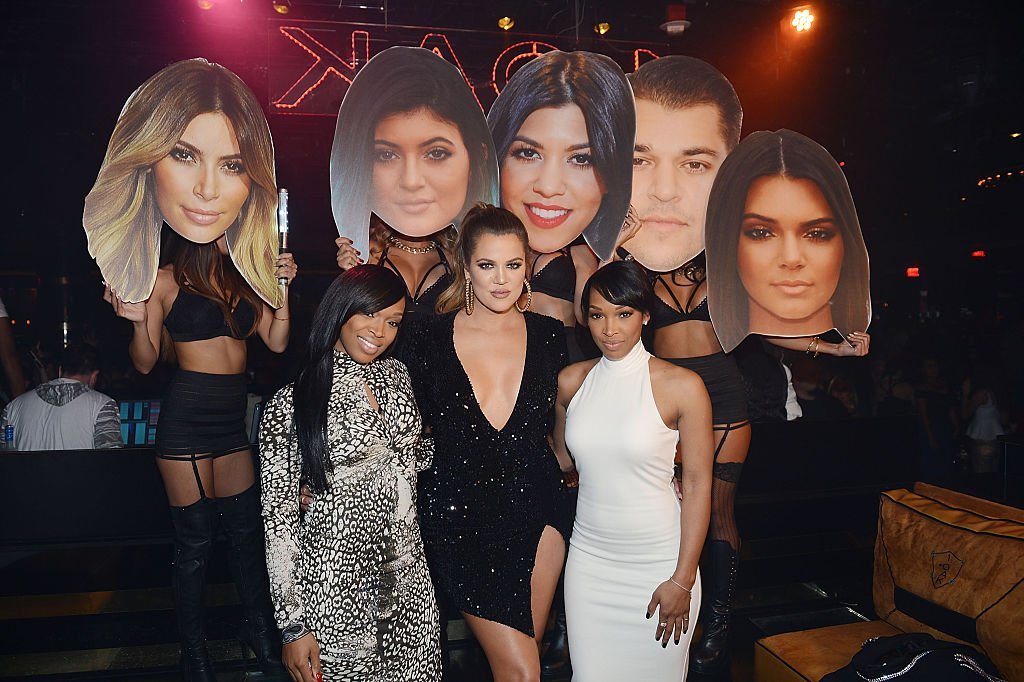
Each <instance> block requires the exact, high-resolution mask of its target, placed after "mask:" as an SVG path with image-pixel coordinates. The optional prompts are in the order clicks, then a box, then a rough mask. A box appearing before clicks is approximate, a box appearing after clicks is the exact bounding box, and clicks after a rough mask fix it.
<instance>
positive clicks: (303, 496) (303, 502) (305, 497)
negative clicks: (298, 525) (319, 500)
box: [299, 483, 313, 514]
mask: <svg viewBox="0 0 1024 682" xmlns="http://www.w3.org/2000/svg"><path fill="white" fill-rule="evenodd" d="M312 504H313V491H312V490H310V489H309V485H307V484H306V483H303V484H302V487H301V488H299V508H300V509H301V510H302V513H303V514H305V513H306V512H308V511H309V508H310V506H311V505H312Z"/></svg>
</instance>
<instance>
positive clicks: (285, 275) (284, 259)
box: [274, 253, 299, 284]
mask: <svg viewBox="0 0 1024 682" xmlns="http://www.w3.org/2000/svg"><path fill="white" fill-rule="evenodd" d="M274 272H275V273H276V276H277V277H278V279H286V280H288V284H291V283H292V280H293V279H295V275H297V274H299V266H298V265H296V264H295V256H293V255H292V254H290V253H282V254H281V255H279V256H278V257H277V261H276V263H275V264H274Z"/></svg>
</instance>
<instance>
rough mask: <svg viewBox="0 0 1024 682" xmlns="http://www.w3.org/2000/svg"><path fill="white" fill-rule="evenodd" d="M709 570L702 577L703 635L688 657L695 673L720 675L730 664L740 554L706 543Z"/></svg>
mask: <svg viewBox="0 0 1024 682" xmlns="http://www.w3.org/2000/svg"><path fill="white" fill-rule="evenodd" d="M708 558H709V559H710V561H709V562H708V563H709V564H710V567H709V568H710V570H709V571H708V572H707V573H702V574H701V577H702V587H703V590H704V598H705V602H704V603H705V604H707V606H708V608H707V609H706V611H705V612H704V631H703V634H702V635H701V638H700V642H698V643H697V646H696V647H695V648H694V650H693V653H692V654H691V655H690V667H691V668H692V670H693V671H694V672H697V673H702V674H713V673H716V672H720V671H721V670H722V669H723V668H724V667H725V666H726V665H727V664H728V661H729V654H728V649H729V618H730V616H731V615H732V603H733V597H734V596H735V592H736V571H737V569H738V568H739V553H738V552H737V551H736V550H735V549H733V548H732V545H730V544H729V543H728V542H727V541H725V540H711V541H709V542H708Z"/></svg>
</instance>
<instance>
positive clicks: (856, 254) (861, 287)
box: [704, 130, 871, 353]
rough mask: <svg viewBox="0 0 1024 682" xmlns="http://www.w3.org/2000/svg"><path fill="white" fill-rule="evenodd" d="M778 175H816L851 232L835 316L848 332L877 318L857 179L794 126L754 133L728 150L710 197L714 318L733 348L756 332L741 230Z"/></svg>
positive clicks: (839, 222) (707, 233)
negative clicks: (765, 181) (752, 200)
mask: <svg viewBox="0 0 1024 682" xmlns="http://www.w3.org/2000/svg"><path fill="white" fill-rule="evenodd" d="M770 176H778V177H784V178H797V179H801V180H810V181H811V182H813V183H814V184H815V186H816V187H817V188H818V190H819V191H820V192H821V194H822V196H824V197H825V200H826V201H827V202H828V205H829V208H831V209H832V214H833V216H834V217H835V221H836V226H837V227H838V228H839V230H840V232H841V233H842V236H843V247H844V249H843V264H842V269H841V270H840V272H839V283H838V285H837V286H836V290H835V293H834V294H833V295H832V321H833V324H834V325H835V328H836V329H838V330H839V331H840V332H841V333H842V334H843V336H846V335H847V334H849V333H850V332H853V331H864V330H866V329H867V328H868V323H869V322H870V321H871V291H870V288H869V267H868V250H867V247H866V246H865V245H864V237H863V235H862V234H861V230H860V221H859V220H858V219H857V208H856V206H854V203H853V196H852V195H851V193H850V186H849V184H848V183H847V182H846V176H845V175H844V174H843V170H842V168H840V167H839V164H838V163H836V160H835V159H834V158H832V155H831V154H829V153H828V151H827V150H826V149H825V148H824V147H822V146H821V145H820V144H818V143H817V142H815V141H814V140H812V139H810V138H809V137H806V136H804V135H801V134H800V133H796V132H793V131H792V130H776V131H774V132H769V131H766V130H762V131H759V132H756V133H751V134H750V135H748V136H747V137H745V138H744V139H743V141H742V142H740V143H739V145H737V146H736V149H734V150H733V151H732V153H730V154H729V156H727V157H726V159H725V161H724V162H723V163H722V167H721V168H720V169H719V170H718V175H717V176H715V183H714V185H712V187H711V194H710V196H709V197H708V213H707V221H706V223H705V229H704V243H705V246H706V253H707V268H708V307H709V309H710V312H711V322H712V324H713V325H714V327H715V333H716V334H717V335H718V340H719V341H720V342H721V343H722V348H723V349H724V350H725V352H727V353H728V352H730V351H731V350H732V349H734V348H735V347H736V346H738V345H739V343H740V341H742V340H743V338H744V337H746V336H747V334H748V333H749V332H750V325H749V318H748V313H747V305H746V301H747V296H748V294H747V292H746V289H745V288H744V286H743V282H742V281H741V280H740V274H739V268H738V267H737V265H736V263H737V252H738V250H739V245H738V241H739V233H740V227H741V225H742V222H743V211H744V207H745V206H746V202H747V194H748V193H749V191H750V186H751V185H752V184H754V181H755V180H757V179H758V178H762V177H770Z"/></svg>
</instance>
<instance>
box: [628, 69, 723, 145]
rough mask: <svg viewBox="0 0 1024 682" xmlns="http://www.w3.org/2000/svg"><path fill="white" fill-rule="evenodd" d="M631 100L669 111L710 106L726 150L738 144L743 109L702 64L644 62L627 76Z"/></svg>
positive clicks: (715, 74) (719, 75)
mask: <svg viewBox="0 0 1024 682" xmlns="http://www.w3.org/2000/svg"><path fill="white" fill-rule="evenodd" d="M626 78H628V79H629V84H630V85H632V86H633V97H635V98H636V99H646V100H650V101H651V102H654V103H656V104H660V105H661V106H663V107H666V108H668V109H684V108H688V107H696V106H700V105H702V104H710V105H711V106H714V107H716V108H717V109H718V113H719V125H720V126H721V132H722V139H724V140H725V143H726V145H728V147H729V149H732V148H733V147H735V146H736V145H737V144H738V143H739V141H740V129H741V128H742V126H743V107H742V106H740V98H739V97H738V96H737V95H736V90H735V89H734V88H733V87H732V83H730V82H729V80H728V79H727V78H726V77H725V76H723V75H722V72H721V71H719V70H718V69H716V68H715V67H713V66H711V65H710V64H708V63H707V62H705V61H701V60H700V59H696V58H694V57H685V56H683V55H671V56H669V57H662V58H660V59H653V60H651V61H649V62H645V63H644V64H642V65H641V66H640V68H638V69H637V70H636V71H634V72H633V73H631V74H629V75H627V76H626Z"/></svg>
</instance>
